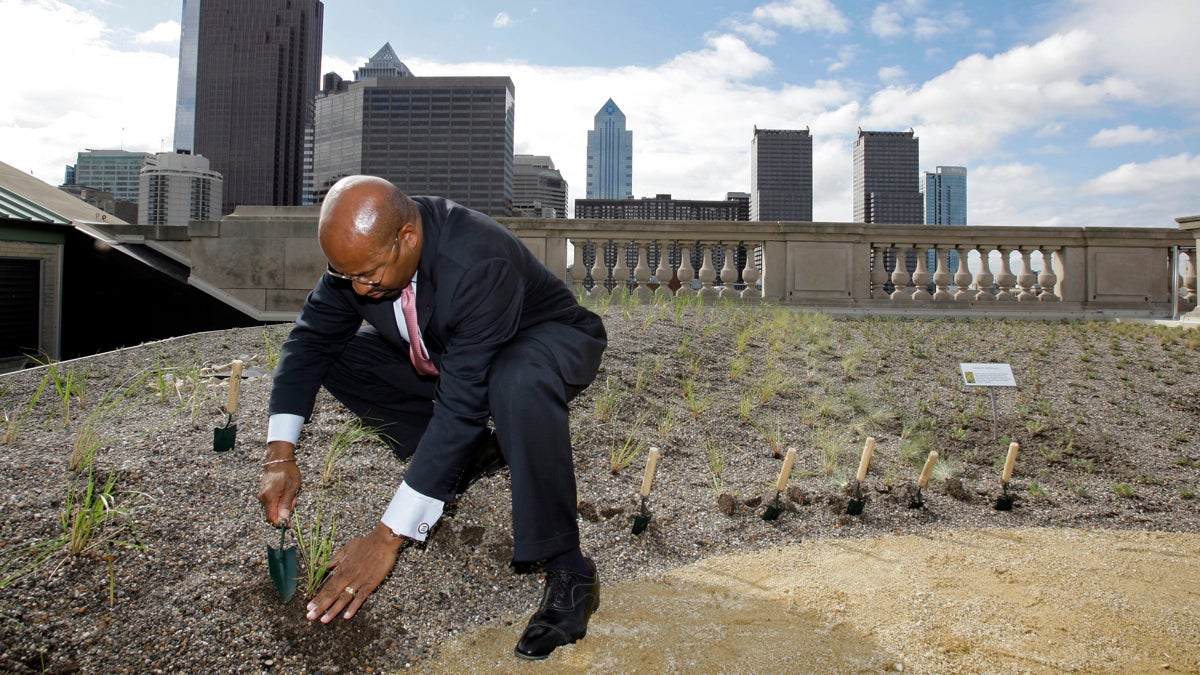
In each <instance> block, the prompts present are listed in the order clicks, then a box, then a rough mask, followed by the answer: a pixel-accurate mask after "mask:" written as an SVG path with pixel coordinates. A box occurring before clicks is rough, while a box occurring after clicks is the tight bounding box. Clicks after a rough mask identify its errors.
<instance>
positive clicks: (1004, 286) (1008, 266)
mask: <svg viewBox="0 0 1200 675" xmlns="http://www.w3.org/2000/svg"><path fill="white" fill-rule="evenodd" d="M996 250H997V251H1000V273H999V274H997V275H996V285H997V286H999V287H1000V290H999V291H997V292H996V299H997V300H1000V301H1002V302H1006V301H1011V300H1015V299H1016V297H1015V296H1014V295H1013V294H1012V293H1011V292H1010V291H1011V290H1012V287H1013V284H1014V283H1016V280H1017V278H1016V277H1015V276H1013V273H1012V261H1011V259H1010V257H1009V252H1008V251H1007V250H1005V248H1004V247H1003V246H997V247H996Z"/></svg>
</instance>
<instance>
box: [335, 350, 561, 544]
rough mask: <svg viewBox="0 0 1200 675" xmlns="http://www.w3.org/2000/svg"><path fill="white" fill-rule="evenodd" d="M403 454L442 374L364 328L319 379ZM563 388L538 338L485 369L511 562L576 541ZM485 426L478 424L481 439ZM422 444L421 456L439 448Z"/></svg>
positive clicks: (422, 423)
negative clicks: (504, 478) (507, 491)
mask: <svg viewBox="0 0 1200 675" xmlns="http://www.w3.org/2000/svg"><path fill="white" fill-rule="evenodd" d="M322 384H323V385H324V386H325V388H326V389H327V390H328V391H329V393H331V394H332V395H333V396H334V398H336V399H338V400H339V401H341V402H342V404H343V405H345V406H346V407H347V408H349V409H350V411H351V412H353V413H354V414H355V415H357V416H358V417H360V418H362V419H363V420H364V422H365V423H366V424H368V425H370V426H372V427H376V428H378V429H380V430H381V434H382V435H384V437H385V439H386V440H387V442H388V444H389V445H391V446H392V451H393V452H394V453H395V454H396V456H397V457H399V458H400V459H407V458H408V457H411V456H412V454H413V452H414V451H415V450H416V447H417V443H418V442H419V441H420V439H421V435H422V434H423V433H424V432H425V427H426V426H427V425H428V423H429V418H430V417H431V416H432V415H433V408H434V405H435V404H434V399H435V397H436V388H437V378H436V377H425V376H422V375H419V374H418V373H417V372H416V370H415V369H413V366H412V363H411V362H410V361H409V358H408V354H407V352H402V351H399V350H397V349H395V348H394V347H392V346H391V345H389V344H388V343H386V342H385V341H384V340H383V338H381V337H380V335H379V333H378V332H377V331H376V330H375V329H374V328H372V327H371V326H363V327H362V328H360V329H359V331H358V333H357V334H356V335H355V336H354V338H353V339H351V341H350V342H349V343H348V344H347V346H346V349H345V350H344V351H343V352H342V354H341V356H340V357H339V358H338V360H337V361H335V362H334V364H333V365H332V366H331V367H330V369H329V371H328V373H326V376H325V378H324V380H323V382H322ZM582 390H583V387H578V386H574V385H570V384H567V383H566V382H565V381H564V380H563V378H562V375H561V373H560V372H559V370H558V366H557V364H556V362H555V360H554V356H553V355H552V354H551V353H550V351H549V349H548V348H547V347H546V346H545V345H544V344H542V343H541V342H539V341H537V340H535V339H533V338H529V337H522V336H520V335H518V336H517V337H516V338H514V339H513V340H512V341H511V342H509V343H508V344H507V345H505V346H504V347H503V348H502V349H501V350H500V351H499V352H498V353H497V355H496V357H495V359H494V360H493V362H492V365H491V369H490V370H489V372H488V410H489V412H490V413H491V418H492V423H493V424H494V425H495V427H496V440H497V441H498V443H499V445H500V452H501V453H502V454H503V455H504V459H505V461H506V462H508V466H509V475H510V476H511V480H512V519H513V541H514V546H513V559H514V561H516V562H536V561H539V560H545V559H546V558H550V557H553V556H555V555H557V554H559V553H563V552H566V551H569V550H571V549H573V548H577V547H578V546H579V524H578V521H577V518H578V513H577V509H578V504H577V496H576V488H575V465H574V458H573V457H572V454H571V431H570V422H569V419H568V404H569V403H570V401H571V399H573V398H574V397H575V396H576V395H577V394H578V393H579V392H580V391H582ZM486 434H487V430H486V429H484V428H481V430H480V438H479V440H480V441H482V440H483V438H484V436H485V435H486ZM437 451H438V449H437V448H426V449H423V450H422V452H437Z"/></svg>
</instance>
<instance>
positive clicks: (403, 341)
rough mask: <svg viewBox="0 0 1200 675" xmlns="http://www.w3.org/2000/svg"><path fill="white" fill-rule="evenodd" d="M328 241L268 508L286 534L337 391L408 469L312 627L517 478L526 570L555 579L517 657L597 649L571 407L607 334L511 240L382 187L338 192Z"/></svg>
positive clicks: (292, 371) (285, 362)
mask: <svg viewBox="0 0 1200 675" xmlns="http://www.w3.org/2000/svg"><path fill="white" fill-rule="evenodd" d="M318 240H319V242H320V246H321V250H322V251H323V252H324V254H325V257H326V258H327V259H328V260H329V268H328V271H327V272H326V273H325V274H324V275H323V276H322V277H321V279H320V281H319V282H318V283H317V286H316V288H314V289H313V291H312V293H311V294H309V296H308V299H307V300H306V301H305V303H304V307H303V309H301V311H300V316H299V318H298V319H297V321H296V325H295V328H293V329H292V332H291V334H290V335H289V336H288V339H287V341H286V342H285V343H284V345H283V348H282V350H281V353H280V360H279V366H278V368H277V369H276V371H275V380H274V385H273V388H272V392H271V402H270V413H271V417H270V423H269V428H268V434H267V441H268V448H267V456H266V459H265V460H264V463H263V466H264V470H263V476H262V481H261V484H260V490H259V501H260V502H261V503H262V505H263V508H264V510H265V514H266V518H267V520H268V521H270V522H271V523H272V524H274V525H276V526H281V527H282V526H286V523H287V520H288V519H289V518H290V516H291V513H292V511H293V510H294V509H295V504H296V493H297V491H298V490H299V488H300V471H299V468H298V467H297V465H296V462H295V449H296V442H297V439H298V438H299V436H300V432H301V427H302V426H303V424H304V422H305V421H307V419H308V418H309V417H310V416H311V415H312V410H313V404H314V400H315V398H316V395H317V392H318V390H319V389H320V388H321V387H322V386H324V387H325V388H326V389H327V390H328V391H329V392H330V393H331V394H332V395H333V396H334V397H336V398H337V399H338V400H339V401H341V402H342V403H343V404H345V405H346V407H347V408H349V409H350V410H351V411H352V412H353V413H354V414H356V415H358V416H359V417H360V418H362V419H363V420H364V421H365V423H366V424H369V425H370V426H372V427H376V428H378V429H380V430H381V432H382V433H383V434H384V435H385V437H386V438H387V440H388V442H389V444H390V445H391V446H392V450H393V452H394V453H395V454H396V456H397V457H399V458H400V459H408V460H409V463H408V469H407V471H406V472H405V473H404V479H403V481H402V482H401V483H400V486H399V488H398V489H397V490H396V493H395V496H394V497H393V498H392V500H391V503H390V504H388V505H386V508H383V512H382V516H381V517H380V522H379V524H378V525H377V526H376V527H375V529H374V530H373V531H372V532H371V533H370V534H367V535H365V536H362V537H359V538H356V539H351V540H350V541H348V542H347V543H346V545H345V547H344V548H343V549H342V550H341V551H340V552H339V553H338V554H337V555H336V556H334V558H333V564H334V565H336V570H335V572H334V573H333V574H332V575H331V576H330V578H329V580H328V581H327V582H326V583H325V585H324V586H323V587H322V588H321V590H320V592H319V593H318V594H317V595H316V597H314V598H313V600H312V601H311V602H310V603H309V604H308V608H307V609H308V618H309V619H310V620H318V619H319V620H320V621H322V622H324V623H328V622H329V621H331V620H333V618H334V617H335V616H337V614H338V613H341V614H342V617H343V618H345V619H350V618H352V617H353V616H354V614H355V612H357V611H358V609H359V608H360V607H362V605H363V602H365V601H366V599H367V597H368V596H369V595H370V594H371V593H372V592H373V591H374V590H375V589H376V588H377V587H378V586H379V584H380V583H381V582H383V580H384V578H385V577H387V575H388V574H389V573H390V572H391V570H392V568H393V567H394V566H395V564H396V561H397V559H398V558H399V553H400V550H401V548H402V546H403V544H404V543H405V542H406V541H409V540H413V541H417V542H423V541H425V538H426V537H427V535H428V533H429V530H430V528H432V527H434V526H435V525H436V524H437V522H438V519H439V518H440V517H441V515H442V509H443V507H444V505H445V504H446V503H447V502H450V501H453V500H454V499H455V498H457V496H458V495H459V494H461V493H462V491H464V490H465V489H466V488H467V487H468V486H469V485H470V484H471V482H473V481H474V480H475V479H476V478H478V477H479V476H480V475H483V474H484V473H489V472H491V471H494V470H496V469H497V468H499V467H502V466H503V465H505V464H507V465H508V467H509V474H510V477H511V482H512V514H513V539H514V553H513V559H514V562H530V563H533V562H540V561H544V563H545V571H546V583H545V587H544V591H543V598H542V602H541V605H540V607H539V608H538V610H537V611H536V612H535V613H534V615H533V617H532V618H531V619H530V621H529V624H528V625H527V627H526V629H525V631H524V633H523V634H522V636H521V638H520V639H519V641H518V643H517V647H516V654H517V655H518V656H520V657H523V658H528V659H543V658H545V657H546V656H548V655H549V654H550V653H551V652H552V651H553V650H554V649H555V648H557V647H558V646H560V645H564V644H568V643H571V642H574V641H576V640H577V639H580V638H582V637H584V635H585V634H586V632H587V623H588V619H589V617H590V616H591V613H592V612H593V611H594V610H595V608H596V607H597V606H598V605H599V598H600V585H599V579H598V575H597V573H596V568H595V565H594V564H593V563H592V561H591V560H589V559H588V558H585V557H584V555H583V553H582V551H581V549H580V546H579V528H578V523H577V520H576V518H577V514H576V494H575V470H574V463H573V461H572V455H571V438H570V431H569V428H568V419H567V414H568V407H567V406H568V403H569V402H570V400H571V399H572V398H573V397H574V396H575V395H576V394H578V393H579V392H580V391H582V390H583V389H584V388H585V387H587V386H588V385H589V384H590V383H591V382H592V380H593V379H594V378H595V376H596V371H597V369H598V368H599V366H600V359H601V356H602V354H603V351H604V348H605V346H606V344H607V336H606V334H605V331H604V324H603V323H602V322H601V320H600V317H598V316H596V315H595V314H594V313H592V312H590V311H588V310H587V309H584V308H583V307H580V306H579V304H578V303H577V302H576V301H575V298H574V296H573V295H572V294H571V292H570V290H569V289H568V288H567V287H566V285H565V284H564V283H563V282H562V281H561V280H560V279H559V278H558V277H556V276H555V275H554V274H552V273H551V272H550V271H549V270H547V269H546V267H545V266H544V265H542V264H541V263H540V262H539V261H538V260H537V259H536V258H535V257H534V256H533V255H532V254H531V253H530V251H529V250H528V249H527V248H526V247H525V246H524V245H523V244H522V243H521V242H520V241H519V240H518V239H517V238H516V237H514V236H513V235H512V234H511V233H510V232H509V231H508V230H507V229H506V228H505V227H504V226H502V225H500V224H499V223H497V222H496V221H494V220H492V219H491V218H489V217H487V216H486V215H484V214H482V213H479V212H477V211H472V210H470V209H467V208H464V207H462V206H460V205H458V204H455V203H454V202H452V201H449V200H446V199H441V198H437V197H412V198H410V197H408V196H406V195H404V194H403V193H402V192H401V191H400V190H398V189H397V188H396V187H395V186H394V185H392V184H391V183H389V182H387V181H385V180H382V179H380V178H374V177H369V176H350V177H347V178H344V179H342V180H340V181H338V183H337V184H336V185H334V186H333V188H332V189H331V190H330V191H329V194H328V196H327V197H326V198H325V202H324V204H323V205H322V207H321V215H320V220H319V221H318ZM489 419H490V420H491V422H492V426H494V429H495V430H494V434H493V433H492V432H490V431H489V427H488V421H489ZM382 506H383V505H381V507H382Z"/></svg>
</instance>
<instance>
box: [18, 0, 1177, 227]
mask: <svg viewBox="0 0 1200 675" xmlns="http://www.w3.org/2000/svg"><path fill="white" fill-rule="evenodd" d="M616 4H617V5H619V7H617V8H616V10H621V11H616V10H613V11H611V12H608V10H606V12H608V13H611V14H612V15H613V16H614V17H617V18H610V17H609V16H607V15H606V12H601V11H600V10H599V9H597V8H587V7H574V6H572V7H540V8H538V7H535V6H533V5H531V4H528V3H515V2H514V3H508V4H506V5H496V4H492V5H487V6H486V7H487V9H484V7H485V6H484V5H480V4H478V3H464V2H460V3H457V4H453V3H452V4H449V5H445V6H421V7H416V6H412V7H408V6H405V7H389V8H386V9H384V10H379V8H378V7H377V6H375V9H374V10H372V11H371V12H370V13H369V15H370V16H371V21H366V22H364V21H361V17H362V16H366V15H367V14H364V13H363V12H364V11H365V8H367V7H371V6H370V5H367V3H365V2H362V1H361V0H346V1H345V2H342V3H338V4H337V6H336V7H329V8H327V10H326V19H325V26H324V35H325V50H324V58H323V64H322V68H321V71H322V73H324V72H329V71H337V72H339V73H341V74H342V75H343V76H348V75H350V74H351V73H352V72H353V71H354V69H355V68H357V67H359V66H360V65H361V64H362V63H363V62H364V61H366V59H367V58H369V56H370V55H371V54H373V53H374V52H375V50H377V49H378V47H379V45H381V44H383V43H385V42H388V41H390V42H391V43H392V44H393V45H397V46H398V49H397V53H398V54H399V56H400V58H401V59H402V60H403V61H404V62H405V63H406V64H408V65H409V66H410V67H411V68H412V69H413V70H414V71H415V72H418V73H420V74H421V75H425V76H437V75H457V76H462V75H478V76H508V77H511V78H512V79H513V81H514V83H515V89H516V133H515V142H516V147H515V151H516V152H518V153H528V154H539V155H550V156H553V157H554V158H555V163H556V165H557V166H558V168H559V169H560V170H561V171H562V174H563V177H564V179H565V180H566V181H567V182H568V183H570V184H574V185H577V186H582V185H584V184H585V182H586V181H585V179H584V176H585V170H586V166H585V159H584V155H585V152H586V147H585V146H584V143H582V141H581V136H582V134H583V131H584V130H586V129H588V128H590V127H591V121H592V117H593V115H594V114H595V110H596V106H597V105H598V104H599V103H600V102H603V101H604V100H605V99H607V98H610V97H611V98H613V99H614V100H616V101H619V102H620V104H621V107H622V109H623V111H624V112H625V114H626V115H627V117H628V128H630V129H635V130H637V132H638V144H637V147H636V148H635V159H634V161H635V163H636V165H637V172H638V179H637V185H636V186H635V193H634V194H635V196H648V195H653V194H657V193H671V194H674V195H675V196H676V197H679V198H684V199H720V198H721V197H722V196H723V195H724V194H725V192H727V191H747V190H749V188H750V181H749V175H750V159H749V151H750V139H751V138H752V136H753V126H754V125H757V126H758V127H760V128H780V129H788V128H792V129H803V128H809V129H811V133H812V136H813V160H814V166H813V181H814V185H813V193H814V214H813V217H814V219H816V220H830V221H849V220H851V219H852V205H853V202H852V192H851V182H852V176H853V169H852V159H851V157H852V149H853V144H854V138H855V129H856V128H858V127H861V128H863V129H878V130H895V131H899V130H906V129H909V128H913V129H914V130H915V131H916V133H917V135H918V136H919V137H920V138H921V165H920V167H919V168H920V170H921V171H928V170H932V169H933V168H934V167H935V166H938V165H954V166H966V167H969V169H970V171H971V175H972V185H971V191H972V196H971V201H970V209H971V210H970V214H969V222H971V223H972V224H978V225H1006V224H1008V225H1042V224H1044V225H1112V226H1139V225H1145V226H1168V227H1169V226H1171V225H1173V223H1174V220H1173V219H1174V218H1175V217H1178V216H1182V215H1188V214H1189V213H1193V212H1200V203H1198V199H1200V198H1198V197H1196V191H1195V189H1194V186H1195V185H1196V184H1197V182H1198V181H1200V150H1198V148H1200V125H1198V124H1197V120H1198V118H1197V115H1196V113H1195V112H1194V111H1195V110H1196V109H1197V107H1198V106H1197V103H1200V82H1197V81H1196V78H1195V77H1194V76H1192V75H1191V73H1190V69H1191V66H1190V64H1191V63H1193V62H1195V60H1196V58H1197V56H1200V46H1197V45H1196V44H1195V43H1194V41H1192V40H1191V38H1190V36H1189V35H1188V33H1189V30H1190V29H1189V26H1194V25H1196V24H1197V23H1198V22H1200V6H1197V5H1196V4H1195V3H1189V2H1181V1H1170V0H1148V1H1147V2H1143V3H1137V4H1136V5H1132V6H1131V5H1130V3H1122V2H1117V1H1115V0H1079V1H1075V0H1062V1H1059V2H1034V1H1032V0H1030V1H1025V2H1013V3H995V4H996V5H998V6H992V4H990V3H989V4H988V5H985V6H974V5H971V6H964V4H963V3H955V2H938V1H935V0H927V1H924V2H920V1H918V0H902V1H900V0H898V1H895V2H876V3H869V4H864V3H848V2H843V3H832V2H827V1H825V0H791V1H788V2H784V1H778V2H758V3H754V2H728V3H723V4H722V6H721V7H713V6H708V5H705V6H694V5H692V4H690V3H681V2H664V3H660V4H656V5H655V6H654V7H653V8H647V7H645V6H643V5H641V4H638V3H629V2H627V0H620V1H618V2H617V3H616ZM999 5H1002V6H999ZM610 9H611V8H610ZM181 11H182V3H179V2H168V3H149V2H147V1H145V0H125V1H124V2H120V3H116V2H104V1H102V0H73V1H72V2H69V3H68V2H62V1H61V0H39V1H37V2H33V1H32V0H0V38H3V39H0V58H3V59H4V62H6V63H23V64H28V66H27V67H28V68H29V69H30V72H29V73H28V74H27V75H25V76H22V77H17V78H16V79H15V80H14V85H13V87H12V92H11V93H10V94H8V95H6V97H4V100H3V101H0V160H4V161H5V162H8V163H10V164H13V165H15V166H17V167H19V168H20V169H22V170H23V171H26V172H29V171H32V172H33V173H34V175H36V176H37V177H39V178H41V179H43V180H45V181H47V182H50V183H53V184H57V183H58V182H61V180H62V166H63V165H65V164H68V163H71V160H72V159H73V158H74V156H75V155H76V154H77V153H78V152H79V151H81V150H83V149H85V148H108V147H113V148H121V147H124V148H125V149H127V150H136V151H145V152H157V151H160V150H166V149H170V148H171V147H172V133H173V126H174V108H175V94H176V89H177V85H178V83H177V80H176V75H177V72H178V69H177V59H178V52H179V20H180V17H181ZM629 15H634V16H638V17H639V20H638V21H627V20H625V19H622V18H621V17H627V16H629ZM414 25H419V26H421V29H420V30H412V29H411V28H407V29H406V27H410V26H414ZM579 26H586V31H585V32H586V33H587V34H589V35H590V34H595V35H604V36H605V40H603V41H596V40H588V39H582V40H581V39H579V35H578V28H579ZM568 28H572V29H573V30H574V31H575V32H573V31H572V30H566V29H568ZM601 43H603V44H601ZM612 45H619V46H620V47H619V48H614V47H613V46H612ZM80 63H86V64H87V66H88V73H89V75H88V77H78V78H72V79H70V80H67V81H66V84H64V80H62V79H60V78H53V79H49V78H48V79H44V80H41V79H39V78H38V77H37V75H36V74H35V73H33V72H32V68H34V67H38V68H39V69H41V70H49V71H51V72H74V71H75V70H77V66H78V65H79V64H80ZM129 82H134V83H136V86H129V85H128V84H127V83H129ZM577 194H578V193H577ZM580 196H582V195H580Z"/></svg>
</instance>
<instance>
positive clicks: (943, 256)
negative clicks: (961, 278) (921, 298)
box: [933, 246, 962, 300]
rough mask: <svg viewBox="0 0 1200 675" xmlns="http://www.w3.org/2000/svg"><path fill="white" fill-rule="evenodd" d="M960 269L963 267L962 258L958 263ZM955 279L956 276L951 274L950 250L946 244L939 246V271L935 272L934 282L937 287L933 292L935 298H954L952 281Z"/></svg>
mask: <svg viewBox="0 0 1200 675" xmlns="http://www.w3.org/2000/svg"><path fill="white" fill-rule="evenodd" d="M958 266H959V269H961V268H962V260H961V259H960V260H959V263H958ZM952 281H954V276H953V275H951V274H950V251H949V250H948V249H946V248H945V247H944V246H939V247H938V248H937V271H936V272H934V273H933V284H934V286H936V287H937V288H936V289H935V292H934V294H933V299H934V300H953V299H954V296H953V295H952V294H951V293H950V282H952Z"/></svg>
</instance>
